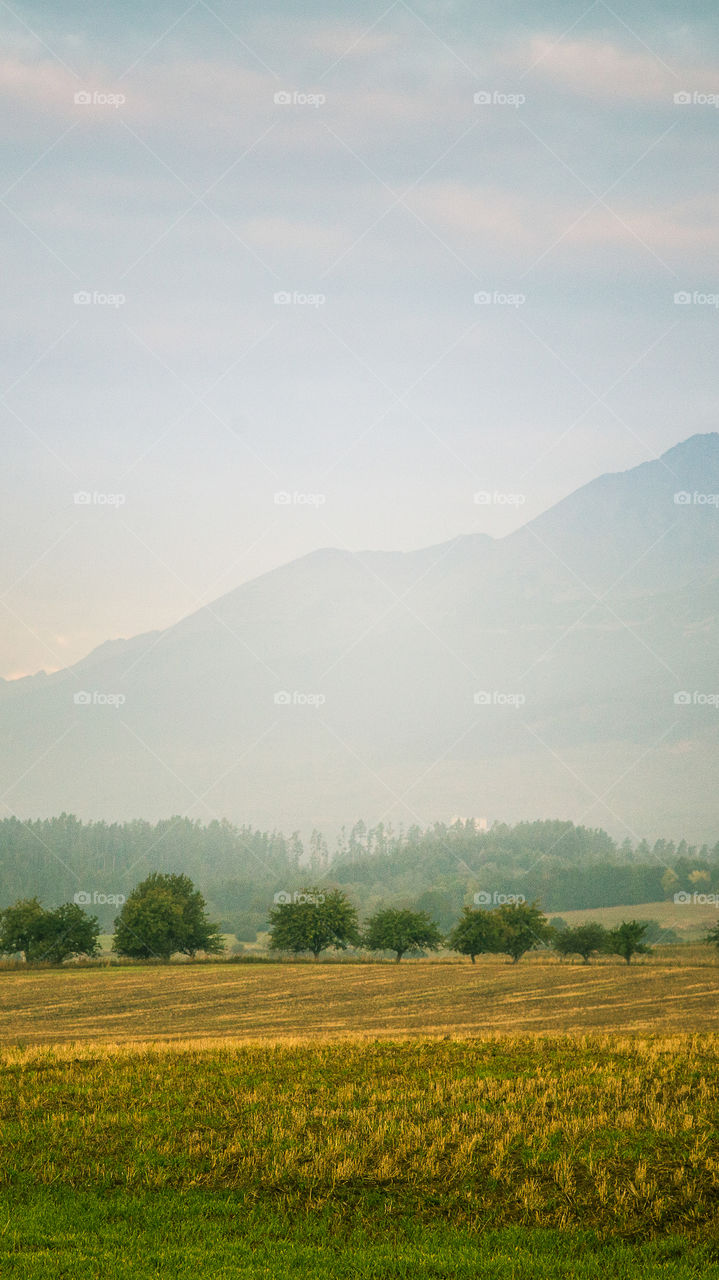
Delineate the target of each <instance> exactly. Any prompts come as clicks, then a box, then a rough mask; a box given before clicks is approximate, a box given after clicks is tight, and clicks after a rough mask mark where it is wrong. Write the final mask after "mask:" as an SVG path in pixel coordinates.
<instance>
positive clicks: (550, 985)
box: [0, 946, 719, 1045]
mask: <svg viewBox="0 0 719 1280" xmlns="http://www.w3.org/2000/svg"><path fill="white" fill-rule="evenodd" d="M718 1015H719V964H718V963H717V961H716V958H715V954H714V953H713V952H712V951H711V950H710V949H709V948H708V947H700V946H697V947H695V948H686V949H685V948H682V949H677V950H676V951H675V952H674V953H672V952H671V951H669V949H667V953H666V954H665V955H661V954H657V953H654V954H652V955H651V956H650V957H647V958H646V959H645V960H641V961H638V962H636V963H633V964H632V965H631V966H627V965H625V964H624V963H623V962H622V961H621V960H618V959H611V960H601V961H596V962H592V963H591V964H589V965H583V964H581V963H571V962H560V961H559V960H558V959H556V958H555V957H546V958H545V957H542V956H540V955H535V956H528V957H525V959H524V960H522V961H521V962H520V963H519V964H517V965H513V964H511V963H510V962H508V961H507V960H505V959H504V958H500V959H498V958H496V957H480V958H478V960H477V963H476V964H475V965H471V964H470V963H469V962H468V961H448V962H446V963H443V962H438V961H431V960H426V961H424V960H404V961H403V962H402V963H401V964H399V965H395V964H317V965H315V964H312V963H308V964H197V965H181V964H177V965H158V966H147V967H145V966H135V967H126V968H123V967H119V966H118V967H109V966H107V967H104V966H103V967H96V968H86V969H82V968H65V969H46V970H43V969H36V970H28V971H23V970H22V969H15V970H5V971H2V972H0V1043H1V1044H5V1045H9V1044H18V1043H21V1044H26V1045H40V1044H52V1043H55V1044H58V1043H68V1042H70V1041H79V1042H85V1041H88V1040H92V1041H96V1042H104V1043H108V1042H121V1041H123V1040H148V1039H151V1040H158V1039H159V1040H197V1039H198V1038H203V1037H207V1036H233V1037H239V1038H256V1037H258V1036H270V1037H284V1036H296V1035H313V1034H317V1035H322V1036H327V1035H340V1036H341V1035H352V1036H356V1035H358V1034H359V1035H369V1036H379V1037H385V1036H397V1035H417V1034H424V1035H460V1036H473V1035H478V1034H482V1033H485V1032H488V1031H491V1032H494V1031H497V1032H517V1031H531V1032H553V1033H556V1032H572V1033H582V1032H602V1031H610V1030H611V1031H619V1032H639V1033H646V1032H649V1031H653V1032H664V1033H673V1032H686V1031H712V1030H714V1029H715V1028H716V1027H717V1026H718V1025H719V1022H718Z"/></svg>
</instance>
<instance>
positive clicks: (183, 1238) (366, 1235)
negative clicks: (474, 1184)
mask: <svg viewBox="0 0 719 1280" xmlns="http://www.w3.org/2000/svg"><path fill="white" fill-rule="evenodd" d="M387 1210H389V1212H388V1211H387ZM0 1218H1V1221H2V1226H0V1233H1V1234H0V1274H2V1276H3V1277H5V1276H12V1277H16V1278H17V1280H20V1278H21V1277H22V1280H48V1277H52V1278H53V1280H99V1278H100V1277H101V1278H102V1280H128V1278H132V1280H150V1277H152V1278H153V1280H154V1278H156V1277H163V1278H164V1277H167V1278H168V1280H245V1278H247V1280H265V1277H266V1278H267V1280H270V1278H271V1280H300V1278H303V1280H304V1278H307V1280H330V1278H331V1280H394V1278H395V1277H396V1278H397V1280H399V1278H400V1277H401V1278H402V1280H415V1278H416V1280H425V1278H429V1277H440V1276H441V1277H448V1278H450V1277H454V1278H455V1280H470V1278H471V1280H476V1278H477V1277H485V1276H486V1277H487V1278H488V1280H490V1278H491V1280H525V1278H526V1280H530V1277H531V1278H532V1280H535V1278H536V1277H541V1278H542V1280H560V1278H563V1277H577V1280H615V1277H616V1280H620V1277H621V1280H627V1278H628V1277H631V1280H644V1278H645V1277H646V1278H649V1277H651V1278H652V1280H654V1278H655V1277H656V1278H660V1277H661V1278H663V1280H701V1278H703V1277H706V1278H707V1280H711V1278H712V1277H719V1261H718V1259H719V1251H718V1249H717V1246H716V1245H714V1244H712V1243H711V1242H709V1241H700V1242H694V1243H692V1242H690V1241H688V1240H687V1239H684V1238H682V1237H677V1236H666V1237H662V1238H660V1239H654V1240H647V1241H642V1242H631V1241H624V1240H621V1239H613V1240H612V1239H609V1240H606V1239H601V1238H600V1237H599V1236H597V1235H596V1234H595V1233H592V1232H587V1231H582V1230H577V1231H573V1232H567V1231H556V1230H555V1231H552V1230H543V1229H535V1230H527V1229H523V1228H521V1227H507V1228H503V1229H502V1228H500V1229H496V1228H494V1229H492V1228H488V1229H485V1230H481V1231H472V1230H471V1229H469V1228H466V1227H465V1228H462V1227H458V1226H456V1225H454V1224H451V1223H446V1222H442V1221H438V1222H432V1221H427V1220H422V1219H419V1220H418V1219H417V1218H415V1217H414V1216H410V1215H405V1214H403V1213H402V1212H401V1210H400V1209H399V1208H398V1206H397V1205H396V1204H394V1203H393V1202H392V1199H391V1198H390V1200H389V1201H387V1202H380V1203H377V1204H376V1205H374V1206H373V1208H372V1211H371V1213H370V1212H369V1206H367V1207H366V1208H365V1212H364V1214H363V1215H362V1216H361V1218H359V1219H358V1220H357V1221H352V1220H349V1219H347V1217H346V1216H345V1215H344V1214H342V1213H337V1212H336V1211H333V1210H332V1209H331V1208H328V1207H326V1206H325V1207H324V1208H321V1209H309V1210H307V1211H305V1212H302V1213H296V1212H295V1213H288V1212H287V1211H285V1210H282V1209H281V1208H278V1207H277V1206H275V1205H271V1204H267V1203H262V1202H260V1203H259V1204H258V1203H257V1202H256V1201H255V1200H254V1199H253V1198H251V1197H249V1198H248V1197H246V1196H242V1195H238V1194H236V1193H227V1192H225V1193H219V1192H214V1193H212V1192H202V1191H192V1190H188V1191H185V1192H183V1193H182V1195H181V1196H178V1195H177V1194H173V1193H170V1192H144V1193H142V1192H139V1193H135V1194H132V1195H124V1194H122V1193H114V1194H110V1195H101V1194H99V1193H98V1192H94V1191H93V1192H71V1191H69V1190H68V1189H67V1188H51V1189H47V1190H46V1191H45V1192H44V1193H38V1192H33V1193H29V1194H28V1195H26V1196H22V1197H13V1198H9V1197H8V1196H7V1194H4V1195H2V1196H0Z"/></svg>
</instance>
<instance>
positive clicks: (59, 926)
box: [0, 898, 100, 964]
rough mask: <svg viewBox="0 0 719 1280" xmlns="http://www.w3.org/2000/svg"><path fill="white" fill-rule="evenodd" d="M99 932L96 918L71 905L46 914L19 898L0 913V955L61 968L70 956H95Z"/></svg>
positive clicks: (30, 900)
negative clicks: (18, 955)
mask: <svg viewBox="0 0 719 1280" xmlns="http://www.w3.org/2000/svg"><path fill="white" fill-rule="evenodd" d="M99 932H100V926H99V924H98V922H97V919H96V917H95V916H88V915H87V913H86V912H85V911H83V909H82V907H79V906H77V904H76V903H74V902H64V903H63V904H62V906H59V907H56V908H55V910H53V911H47V910H45V908H44V907H43V906H41V904H40V902H39V901H38V899H37V898H22V899H20V900H19V901H18V902H16V903H15V904H14V905H13V906H12V907H6V908H5V910H4V911H0V954H2V955H16V954H17V953H18V952H21V953H22V954H23V955H24V957H25V959H26V960H27V961H28V962H32V961H39V960H46V961H48V962H49V963H51V964H62V962H63V960H67V959H68V958H69V957H70V956H77V955H85V956H94V955H97V951H98V945H97V938H98V934H99Z"/></svg>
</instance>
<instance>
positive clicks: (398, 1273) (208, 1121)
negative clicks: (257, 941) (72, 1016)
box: [0, 1035, 719, 1280]
mask: <svg viewBox="0 0 719 1280" xmlns="http://www.w3.org/2000/svg"><path fill="white" fill-rule="evenodd" d="M718 1116H719V1036H717V1035H705V1036H684V1037H679V1036H677V1037H673V1038H671V1039H658V1038H657V1039H653V1038H651V1037H650V1038H645V1039H635V1038H632V1037H623V1038H622V1037H618V1036H611V1037H610V1036H605V1037H592V1038H589V1037H588V1038H574V1039H573V1038H570V1037H559V1036H554V1037H531V1036H514V1037H511V1036H509V1037H500V1036H496V1037H491V1038H483V1039H474V1040H449V1041H443V1040H440V1041H437V1040H428V1039H407V1040H402V1041H391V1040H383V1041H376V1040H374V1041H364V1042H362V1041H347V1040H345V1041H342V1042H336V1041H335V1042H332V1041H324V1042H318V1041H316V1040H315V1041H311V1042H310V1041H304V1042H295V1043H291V1042H289V1043H288V1042H284V1043H278V1042H273V1041H269V1040H268V1041H263V1042H249V1043H248V1042H245V1043H234V1044H233V1043H232V1042H225V1043H218V1042H215V1043H213V1044H205V1045H202V1044H199V1045H198V1044H195V1045H193V1046H192V1047H190V1048H183V1047H178V1046H167V1045H164V1046H152V1045H145V1046H141V1047H136V1048H132V1047H129V1046H126V1047H122V1046H114V1047H113V1046H99V1045H94V1046H92V1045H88V1046H85V1047H78V1046H72V1045H65V1046H62V1047H55V1048H39V1049H28V1050H21V1049H8V1050H5V1051H4V1052H3V1053H2V1054H1V1055H0V1120H1V1121H2V1134H3V1159H2V1162H1V1164H0V1275H1V1276H2V1277H3V1280H4V1277H5V1276H6V1275H9V1276H17V1277H27V1278H28V1280H35V1278H36V1277H37V1278H39V1277H41V1276H42V1277H43V1280H44V1278H45V1277H46V1276H52V1277H53V1278H54V1277H67V1280H71V1278H72V1280H86V1277H87V1278H88V1280H89V1278H90V1277H92V1278H93V1280H95V1278H97V1280H100V1278H102V1280H115V1278H117V1280H119V1278H120V1277H122V1280H128V1278H130V1280H134V1278H135V1277H140V1278H144V1277H150V1276H152V1277H160V1276H163V1277H164V1276H167V1277H172V1278H173V1280H174V1278H175V1277H178V1278H179V1280H181V1278H182V1277H188V1280H189V1278H190V1277H191V1278H192V1280H202V1278H203V1277H208V1278H209V1277H213V1280H214V1278H216V1277H219V1278H220V1280H222V1278H223V1277H228V1278H229V1277H240V1280H241V1278H242V1277H264V1276H267V1277H270V1276H271V1277H273V1280H284V1278H285V1277H297V1278H298V1277H308V1278H309V1277H317V1278H318V1280H323V1278H324V1277H336V1278H338V1280H340V1278H343V1277H348V1280H349V1277H350V1276H351V1277H352V1280H362V1278H364V1277H377V1278H378V1280H380V1278H382V1280H384V1278H385V1277H386V1278H392V1277H407V1278H409V1277H420V1278H421V1277H431V1276H434V1277H438V1276H447V1277H450V1276H452V1277H457V1278H458V1280H463V1277H477V1276H487V1277H493V1278H495V1277H496V1278H497V1280H504V1277H506V1278H507V1280H510V1277H511V1278H512V1280H522V1278H523V1277H525V1276H526V1277H530V1276H532V1277H534V1276H541V1277H542V1278H543V1280H553V1277H555V1276H556V1277H560V1276H576V1277H578V1278H581V1280H593V1278H594V1277H597V1280H599V1277H601V1278H602V1280H612V1277H617V1278H619V1277H627V1278H628V1277H631V1278H632V1280H634V1278H635V1277H639V1278H640V1280H641V1277H645V1276H646V1277H666V1278H667V1280H688V1278H689V1277H697V1278H698V1277H705V1276H706V1277H713V1276H716V1277H717V1278H718V1280H719V1227H718V1226H717V1222H716V1215H717V1207H718V1205H719V1135H718V1134H717V1117H718Z"/></svg>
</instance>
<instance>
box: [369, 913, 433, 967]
mask: <svg viewBox="0 0 719 1280" xmlns="http://www.w3.org/2000/svg"><path fill="white" fill-rule="evenodd" d="M362 941H363V943H364V945H365V947H367V948H368V949H369V950H370V951H394V952H395V954H396V958H397V964H399V962H400V960H401V959H402V956H403V955H405V954H406V953H407V952H417V951H436V950H437V948H438V947H439V946H441V944H442V934H441V933H440V931H439V928H438V926H437V925H436V924H435V922H434V920H432V918H431V917H430V916H429V915H428V914H427V912H426V911H408V910H402V909H400V908H397V907H386V908H385V909H384V910H382V911H377V912H376V913H375V914H374V915H373V916H370V918H369V920H368V921H367V922H366V924H365V932H364V937H363V939H362Z"/></svg>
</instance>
